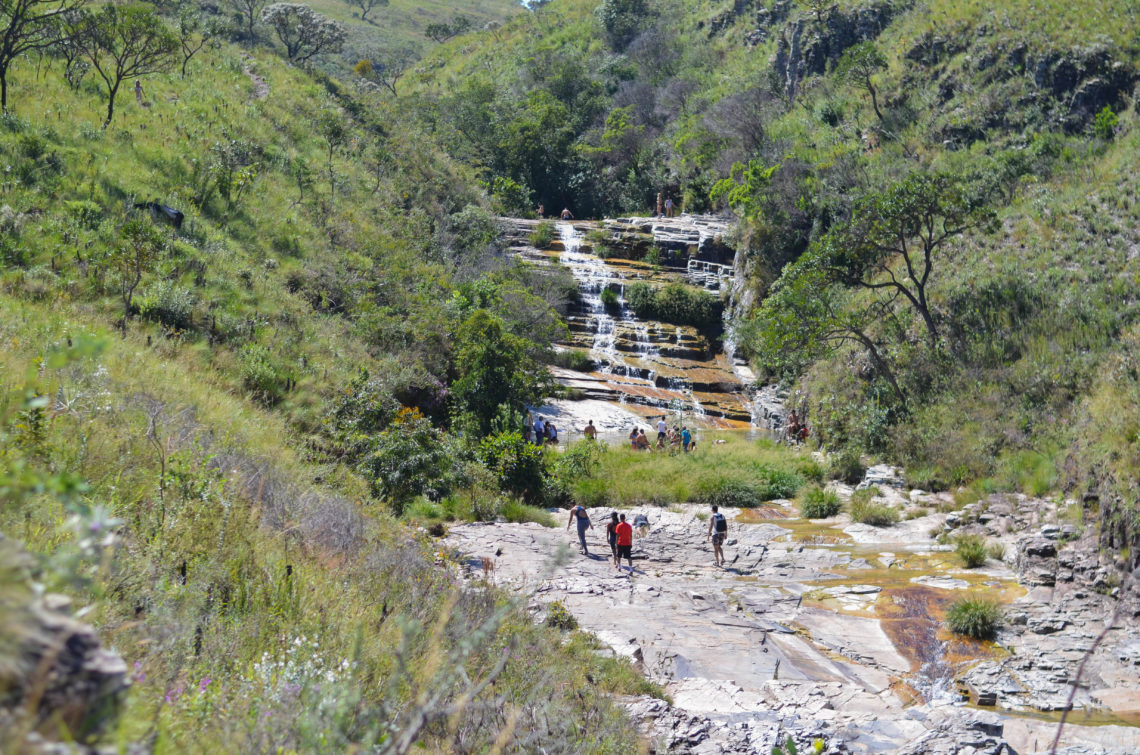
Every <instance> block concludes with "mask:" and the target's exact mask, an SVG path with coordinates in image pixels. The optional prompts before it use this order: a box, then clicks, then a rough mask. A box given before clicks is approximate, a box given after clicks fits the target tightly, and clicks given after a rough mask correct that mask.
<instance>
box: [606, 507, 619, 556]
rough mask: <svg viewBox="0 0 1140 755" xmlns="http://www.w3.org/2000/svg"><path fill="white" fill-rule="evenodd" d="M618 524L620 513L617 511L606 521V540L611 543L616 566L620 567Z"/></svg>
mask: <svg viewBox="0 0 1140 755" xmlns="http://www.w3.org/2000/svg"><path fill="white" fill-rule="evenodd" d="M617 526H618V515H617V512H616V511H615V512H613V513H611V514H610V521H609V522H607V523H606V542H607V543H609V544H610V555H612V556H613V557H614V568H615V569H620V568H621V563H619V561H618V549H617Z"/></svg>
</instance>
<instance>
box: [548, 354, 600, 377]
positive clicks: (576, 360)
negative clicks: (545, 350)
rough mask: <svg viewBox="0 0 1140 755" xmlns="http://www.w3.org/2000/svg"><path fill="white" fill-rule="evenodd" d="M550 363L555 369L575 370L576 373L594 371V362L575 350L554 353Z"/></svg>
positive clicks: (587, 355)
mask: <svg viewBox="0 0 1140 755" xmlns="http://www.w3.org/2000/svg"><path fill="white" fill-rule="evenodd" d="M550 363H551V364H553V365H555V366H556V367H562V368H565V369H567V370H576V371H577V372H590V371H592V370H593V369H594V360H593V359H591V358H590V355H589V354H588V353H587V352H585V351H578V350H577V349H567V350H565V351H556V352H554V356H553V357H552V358H551V360H550Z"/></svg>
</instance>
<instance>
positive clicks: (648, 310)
mask: <svg viewBox="0 0 1140 755" xmlns="http://www.w3.org/2000/svg"><path fill="white" fill-rule="evenodd" d="M625 299H626V301H627V302H629V306H630V307H631V308H632V309H633V311H634V312H636V313H637V316H638V317H640V318H642V319H644V320H659V321H661V322H669V323H673V324H674V325H693V326H696V327H698V328H705V327H710V326H713V325H716V324H718V323H719V322H720V316H721V304H720V301H719V300H718V299H717V298H716V297H714V296H713V295H712V294H710V293H708V292H706V291H704V290H703V289H700V288H697V287H695V286H686V285H685V284H683V283H670V284H669V285H667V286H662V287H660V288H658V287H655V286H652V285H650V284H648V283H643V282H639V283H634V284H632V285H630V286H628V287H627V288H626V291H625Z"/></svg>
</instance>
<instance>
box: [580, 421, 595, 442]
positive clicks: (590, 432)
mask: <svg viewBox="0 0 1140 755" xmlns="http://www.w3.org/2000/svg"><path fill="white" fill-rule="evenodd" d="M582 434H583V435H585V436H586V437H587V438H589V439H590V440H597V439H598V428H596V427H594V420H590V421H589V422H587V423H586V427H585V428H583V429H582Z"/></svg>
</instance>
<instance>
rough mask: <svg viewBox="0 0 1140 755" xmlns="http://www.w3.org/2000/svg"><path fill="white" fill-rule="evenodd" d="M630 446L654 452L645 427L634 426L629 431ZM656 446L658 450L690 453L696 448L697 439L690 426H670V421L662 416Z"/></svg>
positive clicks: (658, 422)
mask: <svg viewBox="0 0 1140 755" xmlns="http://www.w3.org/2000/svg"><path fill="white" fill-rule="evenodd" d="M629 446H630V448H632V449H634V450H635V451H649V452H650V453H652V452H653V446H651V445H650V443H649V438H647V437H646V435H645V429H644V428H638V427H634V428H633V429H632V430H630V431H629ZM656 447H657V449H658V450H665V449H666V448H668V449H669V450H670V451H672V452H673V453H676V452H677V449H681V450H682V451H684V452H685V453H689V452H690V451H695V450H696V448H697V441H696V439H695V438H694V437H693V433H692V431H691V430H689V428H688V427H682V426H680V425H674V426H673V427H669V423H668V422H666V421H665V417H664V416H662V417H661V419H659V420H657V446H656Z"/></svg>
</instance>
